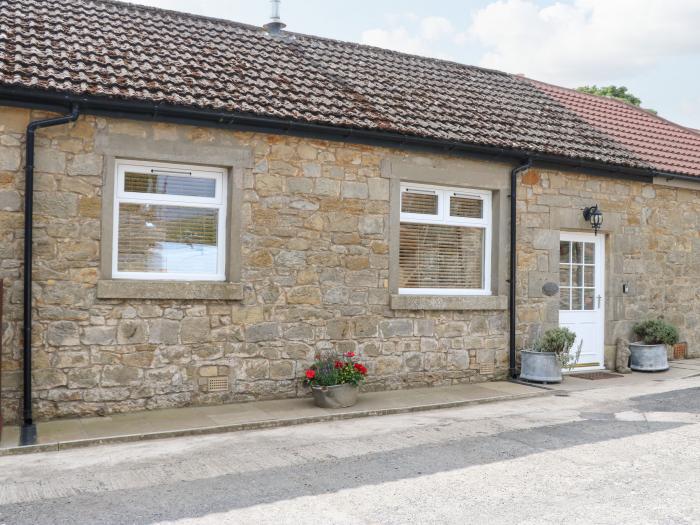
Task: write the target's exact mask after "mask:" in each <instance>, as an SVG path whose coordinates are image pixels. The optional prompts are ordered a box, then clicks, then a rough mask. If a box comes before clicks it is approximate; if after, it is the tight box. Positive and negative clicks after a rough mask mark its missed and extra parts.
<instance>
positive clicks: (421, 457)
mask: <svg viewBox="0 0 700 525" xmlns="http://www.w3.org/2000/svg"><path fill="white" fill-rule="evenodd" d="M694 390H695V389H694ZM671 394H673V393H669V394H662V395H661V396H642V397H641V398H638V399H639V400H641V401H638V403H640V405H643V406H649V407H654V409H656V406H657V404H658V403H663V399H665V397H664V396H669V395H671ZM679 394H680V393H679ZM680 395H683V394H680ZM685 395H686V396H687V395H690V394H689V393H687V391H686V394H685ZM693 395H695V394H693ZM683 401H687V399H686V398H685V397H683ZM645 403H646V405H645ZM684 406H685V405H684ZM694 406H697V407H698V409H700V404H697V405H694ZM681 425H682V424H681V423H669V422H646V421H634V422H630V421H615V420H610V419H603V418H599V417H598V418H596V417H593V418H591V419H588V420H584V421H576V422H570V423H564V424H559V425H551V426H544V427H538V428H532V429H527V430H521V431H508V432H503V433H500V434H497V435H490V436H477V437H469V438H464V439H458V440H452V441H446V442H444V443H439V444H435V443H432V444H428V445H421V446H415V447H408V448H403V449H399V450H393V451H390V452H381V453H375V454H367V455H363V456H357V457H350V458H330V459H329V458H323V459H319V460H318V461H317V462H315V463H311V464H308V465H305V466H299V465H293V466H289V467H283V468H273V469H262V470H259V471H255V472H249V473H244V474H229V475H225V476H220V477H215V478H209V479H200V480H194V481H186V482H174V483H171V484H168V485H162V486H154V487H148V488H139V489H134V490H120V491H113V492H101V493H90V494H79V495H75V496H71V497H65V498H56V499H49V500H41V501H37V502H32V503H23V504H14V505H7V506H4V507H0V523H3V522H7V523H13V524H24V523H32V524H36V523H52V524H64V523H65V524H71V525H77V524H83V523H85V524H88V523H89V524H91V525H97V524H116V523H119V524H121V523H134V524H137V523H138V524H146V523H153V522H155V521H162V520H178V519H185V518H197V517H201V516H206V515H209V514H212V513H220V512H226V511H230V510H233V509H237V508H244V507H249V506H253V505H258V504H265V503H273V502H276V501H281V500H287V499H290V498H298V497H303V496H313V495H317V494H324V493H333V492H337V491H339V490H343V489H351V488H355V487H360V486H366V485H373V484H379V483H384V482H391V481H396V480H401V479H407V478H412V477H417V476H422V475H430V474H436V473H439V472H447V471H451V470H456V469H462V468H465V467H469V466H473V465H484V464H489V463H494V462H499V461H504V460H509V459H515V458H520V457H524V456H527V455H530V454H536V453H539V452H544V451H554V450H563V449H567V448H569V447H575V446H577V445H583V444H589V443H597V442H602V441H607V440H613V439H620V438H625V437H629V436H635V435H640V434H647V433H652V432H658V431H663V430H667V429H671V428H677V427H679V426H681ZM76 509H80V513H79V515H76Z"/></svg>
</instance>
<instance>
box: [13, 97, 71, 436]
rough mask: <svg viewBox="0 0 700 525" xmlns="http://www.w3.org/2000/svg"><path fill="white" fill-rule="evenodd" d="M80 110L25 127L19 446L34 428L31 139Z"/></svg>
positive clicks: (37, 121) (31, 123) (32, 175)
mask: <svg viewBox="0 0 700 525" xmlns="http://www.w3.org/2000/svg"><path fill="white" fill-rule="evenodd" d="M79 115H80V110H79V107H78V106H77V105H73V108H72V111H71V114H70V115H66V116H63V117H56V118H49V119H44V120H35V121H34V122H30V123H29V125H28V126H27V139H26V153H25V159H26V160H25V179H24V320H23V326H22V330H23V334H24V348H23V356H22V367H23V368H22V372H23V383H24V384H23V387H24V395H23V400H22V407H23V410H22V427H21V430H20V437H19V444H20V446H25V445H34V444H35V443H36V425H35V424H34V416H33V414H32V241H33V230H34V217H33V214H34V139H35V135H36V130H37V129H40V128H48V127H49V126H60V125H61V124H66V123H68V122H74V121H76V120H77V119H78V116H79Z"/></svg>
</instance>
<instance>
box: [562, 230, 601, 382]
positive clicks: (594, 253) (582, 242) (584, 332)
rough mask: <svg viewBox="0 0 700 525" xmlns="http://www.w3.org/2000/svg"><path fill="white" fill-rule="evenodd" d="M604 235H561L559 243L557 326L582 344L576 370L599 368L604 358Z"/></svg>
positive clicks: (576, 346) (577, 342)
mask: <svg viewBox="0 0 700 525" xmlns="http://www.w3.org/2000/svg"><path fill="white" fill-rule="evenodd" d="M604 240H605V236H603V235H598V236H595V235H594V234H593V233H566V232H562V234H561V240H560V242H559V288H560V292H559V293H560V303H559V325H560V326H563V327H565V328H568V329H569V330H571V331H572V332H574V333H576V343H575V345H574V350H576V349H578V345H579V343H580V342H581V341H583V347H582V350H581V356H580V357H579V360H578V364H577V366H576V369H577V370H578V369H583V368H586V369H590V370H594V369H602V368H604V367H605V366H604V356H605V349H604V345H605V333H604V332H605V286H604V282H605V280H604V276H603V270H604V264H605V242H604Z"/></svg>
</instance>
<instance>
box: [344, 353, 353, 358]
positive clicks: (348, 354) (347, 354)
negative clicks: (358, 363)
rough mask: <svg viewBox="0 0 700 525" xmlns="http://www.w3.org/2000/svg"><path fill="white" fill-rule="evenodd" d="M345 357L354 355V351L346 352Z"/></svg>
mask: <svg viewBox="0 0 700 525" xmlns="http://www.w3.org/2000/svg"><path fill="white" fill-rule="evenodd" d="M345 357H355V352H347V353H346V354H345Z"/></svg>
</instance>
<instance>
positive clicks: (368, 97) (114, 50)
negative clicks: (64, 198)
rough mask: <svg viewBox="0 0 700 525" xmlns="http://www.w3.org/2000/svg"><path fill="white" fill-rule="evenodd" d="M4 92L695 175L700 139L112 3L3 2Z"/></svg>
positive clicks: (487, 73) (377, 59) (488, 77)
mask: <svg viewBox="0 0 700 525" xmlns="http://www.w3.org/2000/svg"><path fill="white" fill-rule="evenodd" d="M0 85H4V86H12V87H20V88H31V89H42V90H49V91H52V92H63V93H70V94H79V95H96V96H107V97H113V98H119V99H125V100H140V101H149V102H162V103H168V104H174V105H178V106H187V107H190V108H206V109H213V110H217V111H226V112H232V113H245V114H253V115H259V116H266V117H275V118H282V119H293V120H296V121H300V122H310V123H318V124H326V125H331V126H339V127H348V128H359V129H367V130H376V131H390V132H394V133H401V134H407V135H413V136H417V137H429V138H436V139H444V140H448V141H454V142H460V143H469V144H476V145H483V146H494V147H500V148H507V149H514V150H518V151H528V152H533V153H543V154H550V155H559V156H565V157H569V158H573V159H581V160H587V161H594V162H603V163H608V164H614V165H619V166H628V167H637V168H645V169H658V170H667V171H671V172H676V173H683V174H690V175H700V138H699V136H698V134H696V133H694V132H692V131H690V130H687V129H685V128H681V127H680V126H676V125H673V124H671V123H668V122H666V121H664V120H662V119H658V118H656V117H654V116H652V115H650V114H648V113H645V112H642V111H641V110H638V109H636V108H632V107H626V106H621V105H620V103H617V102H615V101H612V100H609V99H603V98H596V97H591V96H585V95H582V94H579V93H576V92H572V91H569V90H565V89H563V88H556V87H554V86H547V85H545V84H541V83H538V82H534V81H530V80H527V79H524V78H520V77H517V76H514V75H509V74H506V73H501V72H498V71H491V70H486V69H481V68H477V67H472V66H466V65H463V64H457V63H454V62H446V61H441V60H435V59H430V58H424V57H419V56H413V55H407V54H403V53H397V52H393V51H387V50H384V49H378V48H374V47H369V46H362V45H358V44H352V43H347V42H339V41H335V40H329V39H324V38H318V37H311V36H306V35H299V34H293V33H285V37H284V38H280V37H273V36H270V35H268V34H267V33H266V32H264V31H263V30H262V29H260V28H257V27H253V26H248V25H244V24H239V23H235V22H229V21H225V20H217V19H211V18H205V17H199V16H194V15H189V14H183V13H176V12H172V11H164V10H159V9H154V8H148V7H142V6H136V5H132V4H125V3H121V2H114V1H111V0H3V1H2V2H0Z"/></svg>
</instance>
